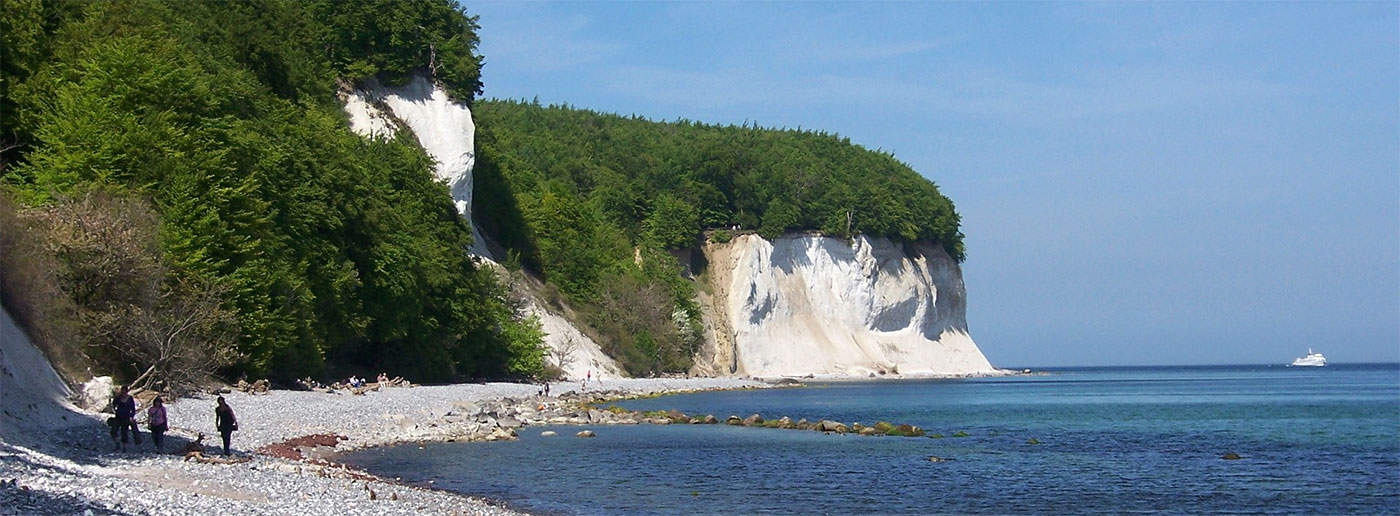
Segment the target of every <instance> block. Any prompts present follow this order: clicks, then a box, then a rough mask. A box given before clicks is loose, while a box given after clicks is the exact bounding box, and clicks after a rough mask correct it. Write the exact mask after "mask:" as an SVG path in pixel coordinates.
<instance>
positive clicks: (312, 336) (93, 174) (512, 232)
mask: <svg viewBox="0 0 1400 516" xmlns="http://www.w3.org/2000/svg"><path fill="white" fill-rule="evenodd" d="M477 28H478V27H477V24H476V19H475V18H473V17H470V16H468V15H467V13H466V12H465V11H464V10H463V9H462V8H461V7H460V6H459V5H458V4H457V3H455V2H452V1H450V0H355V1H337V0H313V1H296V0H245V1H239V2H220V1H212V0H205V1H184V0H112V1H104V2H90V3H89V2H66V1H42V0H10V1H8V2H6V3H5V9H4V11H3V14H0V40H2V41H0V42H2V43H3V47H2V48H0V52H3V55H2V56H0V71H2V72H3V73H0V110H3V116H0V253H4V257H5V259H4V260H3V263H0V266H3V269H4V270H3V271H0V272H3V274H0V300H3V302H4V304H5V307H6V308H7V309H8V310H10V311H11V313H12V314H14V315H15V316H16V317H17V318H18V319H19V321H20V322H21V324H24V325H25V326H26V328H27V329H28V330H29V331H30V332H31V334H34V335H35V336H36V339H37V340H38V341H39V342H40V343H41V345H43V346H44V347H46V349H47V350H48V351H49V354H50V356H51V357H52V356H55V354H58V355H59V356H67V355H77V356H81V357H83V359H84V360H85V361H86V363H87V364H89V365H96V367H94V370H98V371H112V372H115V373H117V374H118V376H119V379H122V380H145V381H147V382H148V383H149V382H151V381H153V379H158V380H159V381H162V382H186V383H188V382H189V381H190V378H185V377H183V376H181V375H180V374H178V371H179V370H181V369H182V368H183V369H190V368H196V369H199V368H203V369H215V370H217V371H219V372H220V373H222V374H223V375H225V376H226V377H229V378H232V377H236V376H238V375H243V374H246V375H249V376H252V377H261V376H271V377H272V378H274V379H278V380H282V381H287V380H290V379H293V378H298V377H301V376H306V375H311V376H317V377H322V378H324V377H326V376H328V375H344V374H350V373H354V374H373V373H376V372H378V371H381V370H383V371H388V372H390V373H391V374H394V375H405V376H408V377H410V378H412V379H414V380H417V381H450V380H456V379H462V378H482V377H515V378H522V377H532V376H538V375H541V374H543V373H544V371H545V369H546V368H545V363H544V353H543V350H542V338H543V336H542V333H541V331H540V327H539V325H538V322H537V321H534V320H532V319H527V320H522V319H520V318H519V316H518V315H517V314H518V313H519V310H518V308H519V306H517V305H516V304H515V303H517V302H518V301H512V299H511V296H510V295H509V294H508V288H507V286H506V285H502V284H501V283H500V280H499V279H497V277H496V276H495V274H493V273H492V272H491V271H489V270H488V269H486V268H483V267H479V266H478V265H477V264H476V263H474V262H473V260H472V259H471V258H470V257H469V256H468V254H467V252H466V249H467V248H468V245H469V244H470V242H471V238H472V237H471V232H470V228H469V227H468V225H467V224H468V221H466V220H464V219H463V218H462V217H460V216H459V215H458V214H457V213H456V211H455V209H454V208H453V206H452V203H451V201H450V197H449V194H448V191H447V188H446V187H445V185H443V184H441V183H439V182H438V181H436V180H434V178H433V175H432V172H431V171H432V166H433V163H432V160H431V158H429V157H428V156H427V155H426V154H425V153H424V152H423V151H422V149H421V148H420V147H419V145H418V144H417V141H416V140H415V138H414V137H413V135H412V134H410V133H408V132H406V131H405V132H401V133H400V134H399V135H398V137H397V138H396V139H392V140H390V141H374V140H369V139H365V138H361V137H359V136H357V135H355V134H354V133H352V132H351V131H350V130H349V127H348V123H347V120H346V115H345V114H344V113H343V111H342V109H341V105H340V102H339V100H338V99H337V96H336V92H337V90H338V89H339V88H343V87H346V86H349V85H353V84H354V82H355V81H356V80H358V79H363V78H368V77H376V78H378V79H379V80H380V81H381V82H383V83H386V84H395V83H398V82H400V81H402V80H404V79H406V78H407V77H408V75H409V74H413V73H425V74H428V75H430V76H432V77H433V78H434V79H435V80H436V81H438V83H439V84H441V85H443V86H444V87H445V88H446V89H447V90H448V91H449V92H450V94H451V95H453V97H454V98H456V99H457V100H459V101H462V102H466V103H469V104H471V105H472V107H473V110H474V115H475V118H476V123H477V127H478V133H477V168H476V170H475V176H476V185H475V190H476V192H475V195H474V197H475V199H477V202H476V203H475V205H474V207H473V209H474V218H475V220H476V221H477V223H479V224H480V225H481V226H482V229H483V230H484V231H485V232H486V233H487V234H489V235H491V236H492V237H494V239H495V240H496V243H498V244H500V245H501V246H503V247H505V248H506V250H507V251H508V252H507V254H506V256H505V261H506V263H507V264H508V265H509V266H513V267H514V266H518V267H520V268H524V269H528V270H530V271H533V272H534V273H537V274H539V275H541V276H542V277H543V278H545V279H546V280H547V282H548V283H549V284H550V285H552V286H553V287H552V288H553V290H554V291H557V292H558V294H559V296H561V297H562V298H565V299H567V300H568V301H569V302H570V303H571V304H573V305H574V306H575V307H578V308H579V313H580V314H581V315H582V319H583V320H582V321H580V322H582V323H585V324H586V325H587V326H588V327H590V328H591V330H592V333H593V334H594V335H595V336H597V337H599V339H598V340H599V343H600V344H601V345H602V346H603V347H604V349H605V351H607V352H608V353H609V354H610V355H612V356H613V357H615V358H617V359H618V360H619V362H620V363H621V364H622V365H623V366H624V367H625V368H626V369H627V371H628V372H630V373H632V374H634V375H653V374H661V373H667V372H681V371H685V370H687V369H688V368H689V367H690V364H691V359H692V357H693V355H694V353H695V351H696V350H697V349H698V346H699V345H700V344H701V343H702V340H703V331H702V327H701V320H700V313H699V308H698V306H697V305H696V301H695V298H696V296H695V288H696V287H695V283H693V282H692V281H690V280H687V279H685V277H684V276H683V275H682V271H683V268H682V264H681V263H680V262H679V261H678V260H677V258H676V256H681V255H684V254H685V251H684V250H686V249H692V248H694V247H695V246H696V244H697V243H698V239H699V237H700V235H701V234H702V231H704V230H707V229H715V228H727V227H730V226H735V225H737V226H740V227H741V228H743V229H744V230H757V231H758V232H760V233H761V234H763V235H765V236H769V237H773V236H777V235H779V234H781V233H783V232H787V231H802V230H816V231H821V232H822V233H824V234H827V235H832V236H837V237H845V236H850V235H852V234H856V233H861V234H868V235H874V236H888V237H891V238H894V239H896V240H902V241H915V240H928V241H934V242H938V243H940V244H941V245H942V246H943V247H944V248H945V249H947V250H948V251H949V253H950V254H951V255H953V256H954V257H956V258H957V259H959V260H961V258H962V256H963V248H962V235H961V233H960V232H959V228H958V222H959V221H958V216H957V213H956V211H955V210H954V208H953V205H952V203H951V202H950V201H949V200H948V199H947V198H946V197H944V196H943V195H941V194H940V193H939V191H938V189H937V187H936V186H934V184H933V183H931V182H929V181H928V180H926V179H924V178H922V177H920V176H919V175H918V174H917V173H915V172H914V171H913V170H911V169H910V168H909V167H908V166H906V165H904V164H903V163H900V162H899V161H897V160H895V159H894V158H893V157H892V156H890V155H889V154H887V153H882V152H876V151H871V150H868V149H865V148H862V147H860V146H858V145H853V144H851V143H850V142H849V141H848V140H846V139H843V138H839V137H837V136H834V135H830V134H826V133H818V132H810V131H791V130H774V129H763V128H757V127H735V126H716V125H706V124H700V123H694V122H689V121H678V122H670V123H667V122H654V121H648V120H644V119H640V118H636V117H623V116H617V115H608V114H600V113H596V112H592V111H586V110H578V109H571V108H568V107H566V106H557V107H556V106H551V107H543V106H539V105H538V104H535V103H524V102H516V101H478V100H477V99H476V97H477V96H478V95H479V94H480V93H481V92H482V91H483V88H482V81H481V79H480V77H481V69H482V63H483V58H482V56H481V55H480V54H479V53H478V52H477V48H476V47H477ZM727 235H728V233H727V232H726V231H724V230H720V231H716V232H715V233H714V236H715V238H716V239H723V238H725V237H726V236H727ZM153 343H154V344H153ZM191 350H193V351H191ZM84 360H80V361H77V362H83V361H84ZM59 365H60V368H63V367H64V364H59ZM82 365H83V364H81V363H79V364H76V365H73V364H70V366H72V367H77V368H78V369H81V367H79V366H82Z"/></svg>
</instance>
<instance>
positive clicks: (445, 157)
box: [340, 75, 491, 258]
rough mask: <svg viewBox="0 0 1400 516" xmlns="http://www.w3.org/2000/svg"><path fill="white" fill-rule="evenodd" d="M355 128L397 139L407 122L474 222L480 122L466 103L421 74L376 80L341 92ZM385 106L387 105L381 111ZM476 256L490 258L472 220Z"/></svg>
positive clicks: (459, 209)
mask: <svg viewBox="0 0 1400 516" xmlns="http://www.w3.org/2000/svg"><path fill="white" fill-rule="evenodd" d="M340 96H341V100H342V101H343V102H344V103H345V113H346V114H347V115H349V116H350V128H351V129H352V130H354V131H355V132H356V133H358V134H359V135H361V136H364V137H367V138H392V137H393V136H394V133H395V132H397V131H398V130H399V128H400V126H401V124H402V126H406V127H407V129H408V130H410V131H412V132H413V136H414V137H416V138H417V139H418V144H419V145H422V146H423V150H424V151H426V152H427V153H428V156H430V157H432V158H433V160H434V161H435V162H436V163H437V166H436V167H435V168H434V170H433V173H434V175H436V176H437V178H438V180H440V181H443V182H445V183H447V186H448V188H450V189H451V192H452V201H453V204H455V205H456V206H457V212H458V213H461V214H462V216H463V217H466V218H467V220H468V221H470V220H471V215H472V166H473V165H474V164H475V163H476V152H475V149H476V142H475V139H474V138H475V137H476V124H475V123H473V122H472V112H471V109H469V108H468V107H467V106H466V104H462V103H460V102H454V101H453V100H452V99H451V98H448V96H447V91H446V90H443V89H442V88H441V87H438V86H437V85H435V84H433V82H432V81H430V80H429V79H428V78H426V77H423V76H422V75H414V76H413V77H412V78H410V79H409V81H408V82H407V83H405V84H404V85H402V86H398V87H386V86H382V85H380V84H379V83H378V82H376V81H374V80H370V81H367V83H366V87H365V88H364V89H357V90H352V91H345V92H341V95H340ZM381 108H383V109H381ZM471 226H472V249H471V252H472V254H475V255H477V256H481V257H484V258H491V254H490V252H489V251H488V250H487V249H486V240H485V239H484V238H482V237H481V233H480V232H479V231H477V229H476V224H472V225H471Z"/></svg>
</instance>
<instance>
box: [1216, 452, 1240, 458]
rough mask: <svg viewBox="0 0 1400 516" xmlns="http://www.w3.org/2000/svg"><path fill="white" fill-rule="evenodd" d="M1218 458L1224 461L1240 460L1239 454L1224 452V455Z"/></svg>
mask: <svg viewBox="0 0 1400 516" xmlns="http://www.w3.org/2000/svg"><path fill="white" fill-rule="evenodd" d="M1220 458H1222V459H1225V460H1240V454H1238V453H1235V452H1226V453H1225V454H1224V455H1221V456H1220Z"/></svg>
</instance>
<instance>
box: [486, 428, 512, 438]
mask: <svg viewBox="0 0 1400 516" xmlns="http://www.w3.org/2000/svg"><path fill="white" fill-rule="evenodd" d="M515 437H516V433H515V430H511V429H509V428H497V429H495V430H492V431H491V433H490V434H487V435H486V440H487V441H509V440H512V439H515Z"/></svg>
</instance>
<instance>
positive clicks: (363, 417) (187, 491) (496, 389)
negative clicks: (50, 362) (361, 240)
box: [0, 379, 763, 516]
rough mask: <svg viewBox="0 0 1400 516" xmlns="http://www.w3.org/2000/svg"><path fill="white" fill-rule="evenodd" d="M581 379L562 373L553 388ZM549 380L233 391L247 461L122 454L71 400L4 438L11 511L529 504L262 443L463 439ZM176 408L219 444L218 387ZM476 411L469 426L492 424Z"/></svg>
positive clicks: (172, 409) (463, 510)
mask: <svg viewBox="0 0 1400 516" xmlns="http://www.w3.org/2000/svg"><path fill="white" fill-rule="evenodd" d="M762 385H763V384H761V383H759V382H754V381H748V380H737V379H622V380H607V381H602V382H590V383H589V384H588V386H587V389H584V391H585V393H590V392H591V393H599V392H604V391H606V392H609V393H613V394H653V393H659V392H674V391H681V390H697V389H725V388H746V387H757V386H762ZM580 387H581V386H580V384H578V383H554V384H552V385H551V394H554V395H556V396H558V395H564V394H565V393H570V392H577V391H580ZM538 388H539V387H538V386H534V385H526V384H509V383H488V384H460V385H447V386H430V387H413V388H386V389H382V390H379V391H376V392H368V393H366V394H364V395H352V394H349V393H342V394H327V393H320V392H303V391H271V392H269V393H267V394H259V395H252V394H245V393H242V392H232V393H228V394H225V395H224V396H225V398H226V399H227V401H228V403H229V405H231V406H232V407H233V409H234V410H235V412H236V414H237V416H238V421H239V427H240V429H239V431H238V432H236V433H235V434H234V450H235V456H236V457H240V458H248V459H250V460H248V461H247V462H242V463H237V464H207V463H199V462H191V461H185V460H183V458H182V457H180V456H177V455H156V454H153V453H151V452H150V449H151V448H150V447H151V445H150V441H149V435H145V436H144V437H145V438H146V439H145V440H144V441H143V447H142V449H141V450H142V451H139V452H138V451H128V452H113V451H111V448H112V444H111V441H110V440H109V439H108V438H107V432H106V430H107V429H106V427H105V426H104V425H103V424H102V421H103V420H104V419H105V416H101V415H97V414H90V413H82V412H75V411H74V409H72V408H71V407H63V408H62V409H63V410H66V411H67V413H66V414H65V415H66V416H67V417H68V419H67V420H68V421H71V422H72V424H71V425H69V426H67V427H64V428H56V429H51V430H46V431H45V432H42V433H40V432H29V434H40V435H28V437H29V438H27V439H22V440H20V441H21V442H5V441H0V514H83V513H86V512H91V513H92V514H250V515H251V514H297V515H317V514H326V515H335V516H346V515H351V516H353V515H359V514H366V515H370V514H483V515H503V514H517V513H516V512H515V511H512V510H510V509H508V508H505V507H502V506H499V505H496V504H493V503H492V502H490V501H487V500H483V499H479V498H473V497H467V496H461V495H458V494H454V493H448V492H444V491H436V490H429V489H420V488H417V487H411V486H404V485H397V484H392V483H388V482H384V481H381V480H379V479H374V478H371V477H367V476H366V475H363V474H361V473H358V472H354V471H347V470H344V469H343V468H341V467H338V466H336V465H334V464H331V465H325V464H314V463H308V462H298V461H291V460H286V459H279V458H275V457H269V456H265V455H259V454H253V453H251V452H252V450H255V449H257V448H258V447H261V446H264V445H267V444H273V443H279V442H282V441H285V440H287V439H290V438H294V437H300V436H304V435H308V434H317V433H333V434H337V435H342V436H345V437H347V438H348V439H347V440H345V441H344V442H343V443H342V444H341V445H340V446H339V447H338V448H337V449H345V448H360V447H365V446H376V445H383V444H390V443H395V442H407V441H419V440H444V439H452V438H457V437H461V436H462V435H463V434H462V432H463V430H462V429H461V424H454V422H461V421H463V420H462V418H461V417H460V411H461V410H460V408H461V407H462V406H464V405H463V404H466V406H475V405H486V406H488V407H489V406H493V404H494V406H504V405H511V404H513V405H517V406H532V405H534V404H536V403H550V404H562V403H561V402H558V401H557V400H544V399H540V398H534V397H535V395H536V393H537V391H538ZM168 408H169V418H170V425H171V427H172V430H171V433H170V434H168V435H167V440H168V441H169V442H167V443H166V448H167V450H169V449H179V448H181V447H183V446H184V445H185V444H187V443H189V442H190V438H192V437H193V436H194V435H196V434H198V433H201V432H202V433H205V434H206V435H207V436H208V437H206V439H205V441H204V444H206V445H211V451H212V447H213V446H215V445H217V444H218V443H217V441H218V435H217V433H216V432H215V431H214V416H213V408H214V401H213V397H212V396H200V397H196V398H187V399H181V400H178V401H177V402H174V403H171V404H169V405H168ZM454 410H455V411H457V412H459V414H455V415H454V414H453V412H454ZM527 410H528V409H527ZM482 417H485V416H484V415H483V416H482ZM503 419H505V418H504V417H503ZM472 421H473V422H471V423H468V424H473V425H476V426H478V427H479V426H484V425H480V424H478V423H475V422H474V421H475V420H472ZM491 426H492V427H493V428H494V427H495V424H494V422H493V423H492V425H491ZM143 430H144V428H143ZM497 431H500V429H497ZM128 450H132V448H128Z"/></svg>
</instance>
